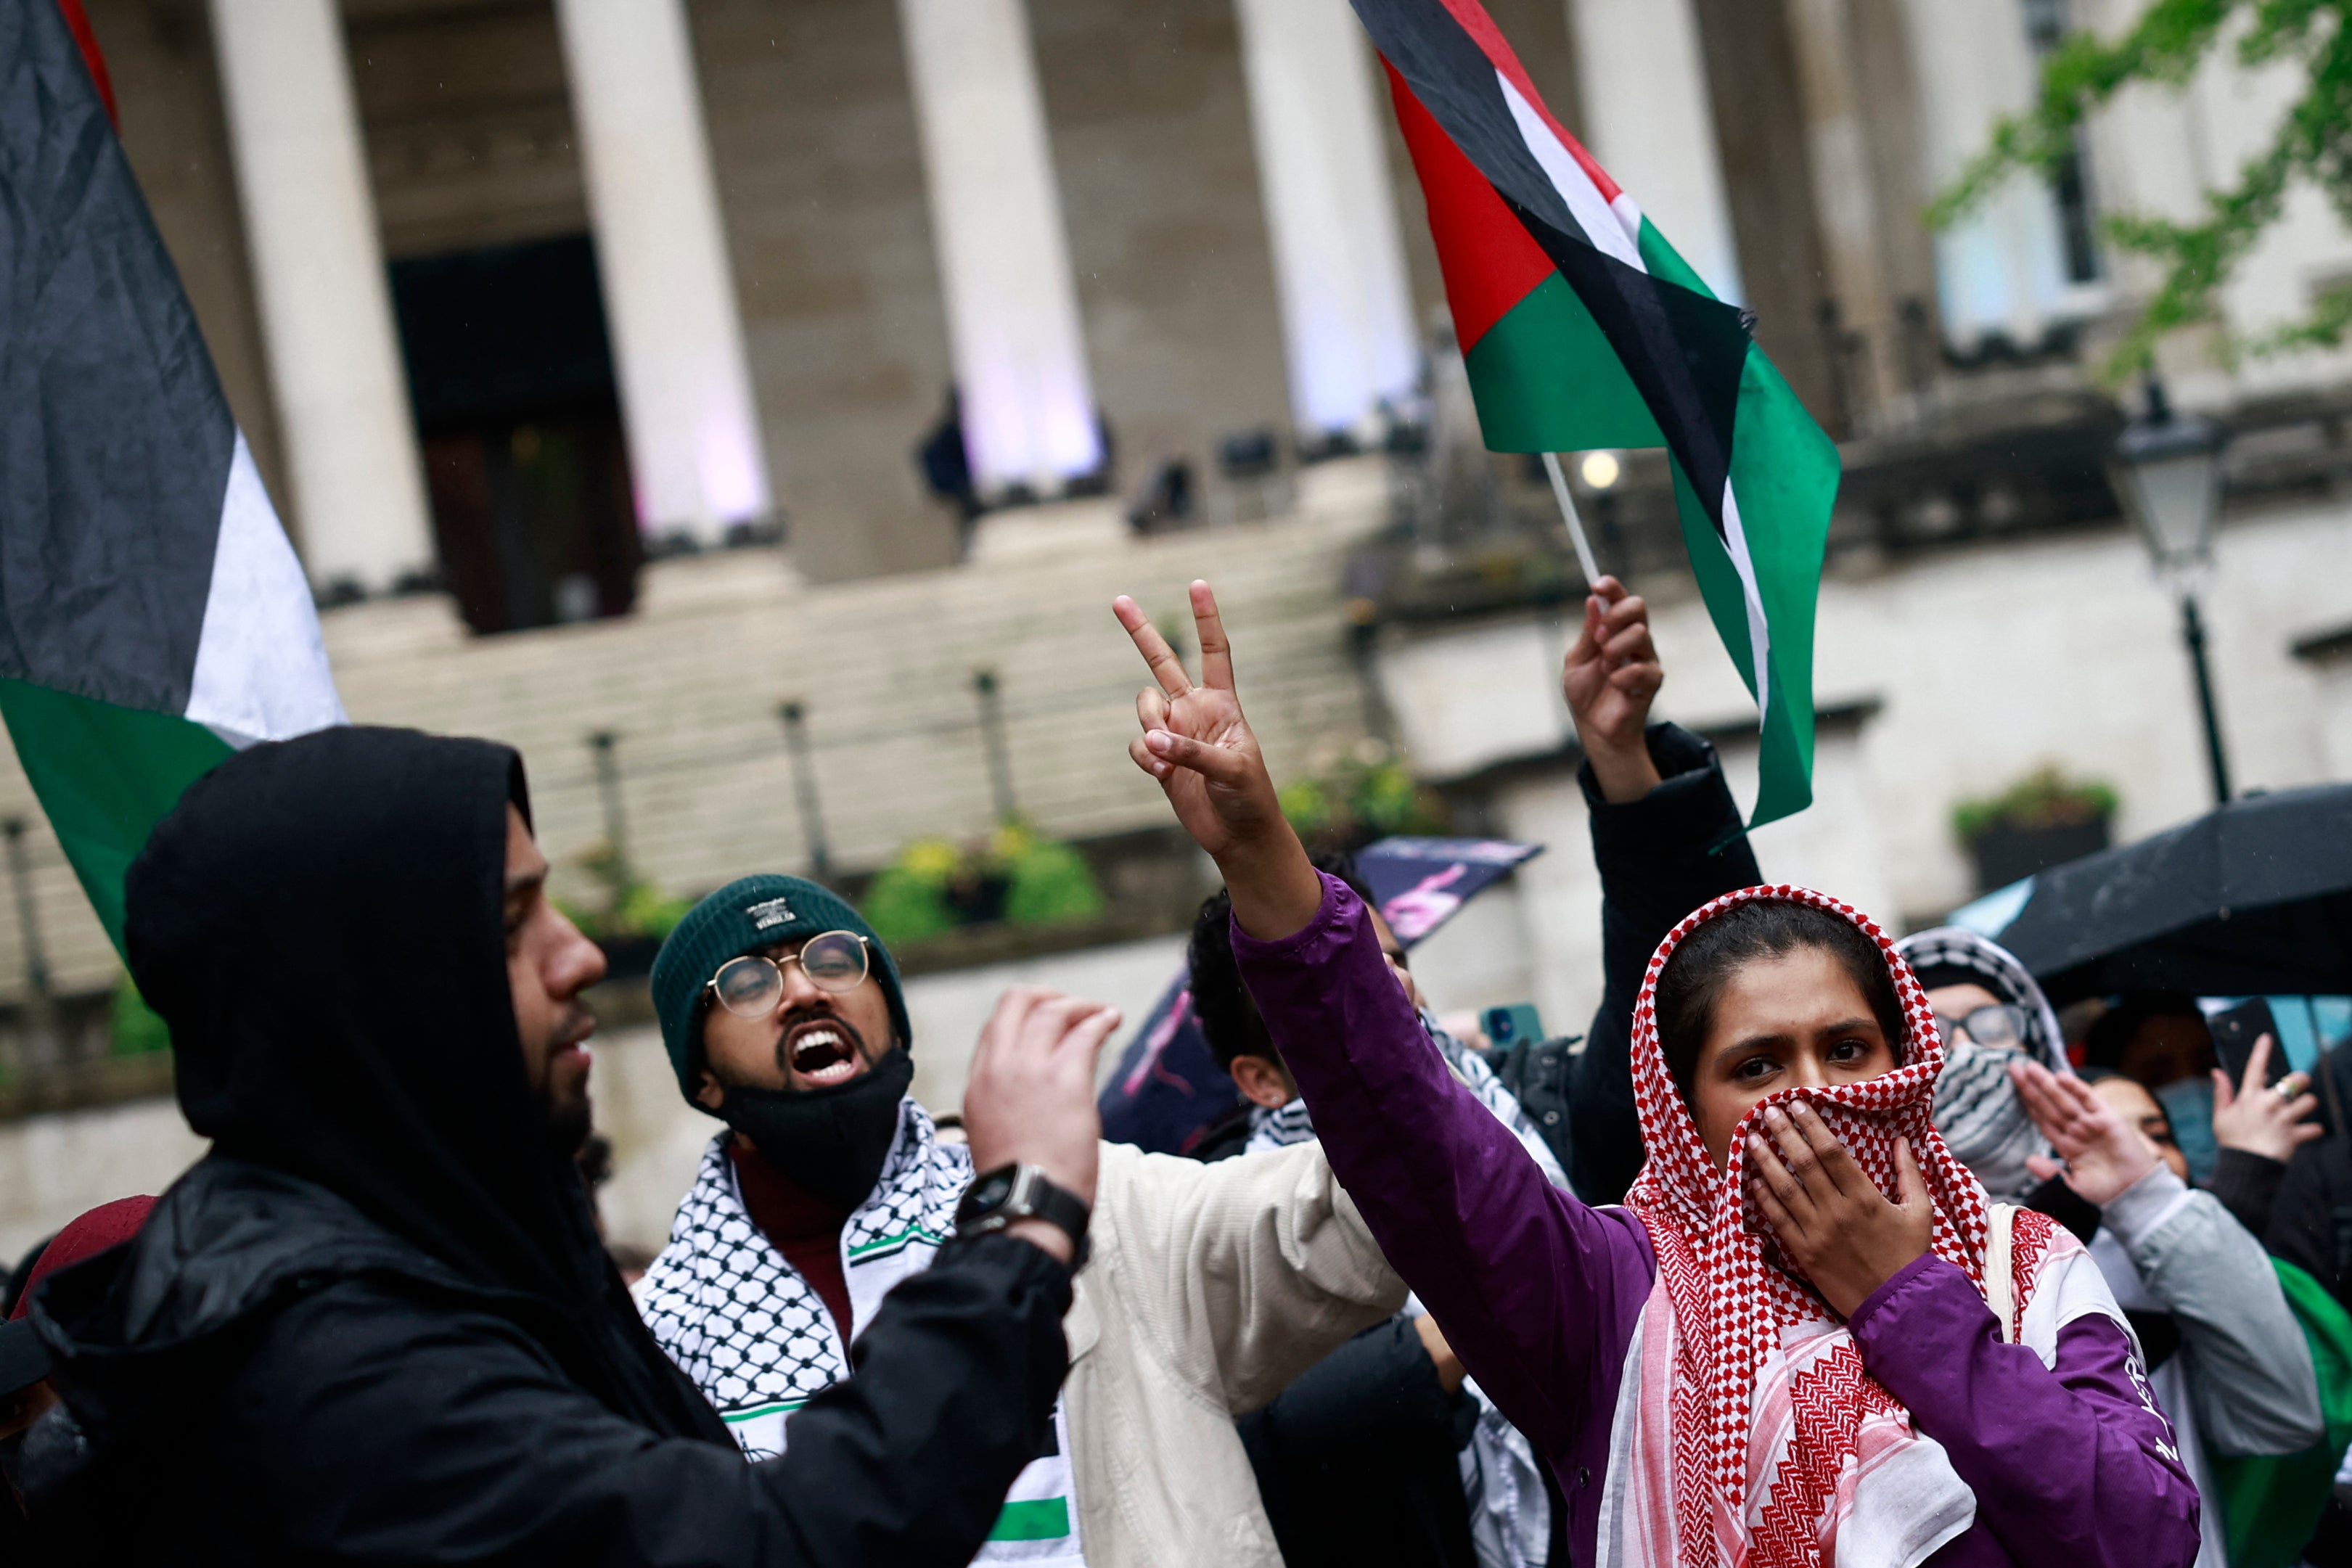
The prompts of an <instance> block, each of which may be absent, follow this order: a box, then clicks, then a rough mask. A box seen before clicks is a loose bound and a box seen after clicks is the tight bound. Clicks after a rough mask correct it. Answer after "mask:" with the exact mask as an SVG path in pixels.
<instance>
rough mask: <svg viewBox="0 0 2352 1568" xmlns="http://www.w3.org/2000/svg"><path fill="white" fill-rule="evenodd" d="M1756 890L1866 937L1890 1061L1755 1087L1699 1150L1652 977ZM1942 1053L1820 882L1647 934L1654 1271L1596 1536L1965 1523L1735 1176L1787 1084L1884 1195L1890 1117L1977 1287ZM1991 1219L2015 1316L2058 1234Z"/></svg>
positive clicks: (1650, 1537)
mask: <svg viewBox="0 0 2352 1568" xmlns="http://www.w3.org/2000/svg"><path fill="white" fill-rule="evenodd" d="M1760 899H1780V900H1789V901H1793V902H1796V903H1801V904H1811V905H1812V906H1813V907H1815V908H1817V909H1822V910H1826V911H1828V912H1830V913H1832V914H1833V915H1837V916H1839V917H1840V918H1841V919H1844V920H1847V921H1850V922H1852V923H1853V925H1854V926H1855V928H1856V929H1858V930H1860V931H1861V932H1862V933H1863V934H1864V935H1865V936H1868V937H1869V938H1870V939H1871V941H1872V942H1873V943H1874V944H1875V945H1876V946H1877V947H1878V949H1879V951H1880V953H1881V955H1882V956H1884V958H1885V963H1886V967H1887V969H1888V972H1889V973H1890V974H1891V976H1892V977H1893V978H1894V982H1895V994H1896V996H1897V998H1899V999H1900V1001H1901V1003H1902V1008H1903V1019H1904V1038H1903V1040H1902V1041H1901V1042H1900V1044H1899V1046H1898V1048H1897V1055H1898V1058H1899V1060H1900V1061H1901V1065H1900V1066H1898V1067H1896V1068H1895V1070H1894V1071H1891V1072H1888V1073H1886V1074H1885V1075H1884V1076H1882V1077H1879V1078H1874V1079H1871V1080H1869V1081H1868V1082H1861V1083H1853V1084H1847V1085H1844V1086H1843V1087H1839V1088H1834V1089H1809V1090H1789V1091H1785V1092H1780V1093H1777V1094H1774V1095H1771V1096H1770V1097H1769V1098H1768V1099H1766V1100H1765V1101H1763V1102H1762V1103H1759V1105H1758V1106H1757V1107H1756V1108H1755V1109H1754V1110H1752V1111H1750V1112H1749V1113H1748V1116H1747V1117H1746V1118H1745V1119H1744V1120H1743V1121H1742V1122H1741V1123H1740V1124H1739V1127H1738V1130H1737V1131H1736V1132H1735V1133H1734V1134H1733V1135H1732V1139H1731V1149H1730V1156H1729V1159H1728V1160H1727V1167H1726V1168H1725V1169H1723V1170H1721V1171H1717V1169H1716V1168H1715V1167H1714V1165H1713V1163H1712V1162H1711V1161H1709V1159H1708V1158H1707V1155H1706V1147H1705V1146H1704V1145H1702V1144H1701V1142H1700V1141H1699V1134H1698V1128H1697V1126H1696V1124H1695V1123H1694V1122H1693V1121H1692V1119H1691V1115H1690V1113H1689V1111H1688V1110H1687V1109H1686V1108H1685V1105H1684V1103H1683V1101H1682V1098H1681V1096H1680V1095H1679V1094H1678V1093H1676V1092H1675V1084H1674V1080H1673V1077H1672V1075H1671V1074H1670V1073H1669V1072H1668V1071H1667V1069H1666V1061H1665V1054H1664V1051H1663V1050H1662V1049H1661V1048H1660V1046H1659V1042H1658V1027H1657V1007H1656V1000H1657V984H1658V977H1659V975H1660V974H1661V973H1662V972H1663V971H1664V968H1665V965H1666V960H1667V959H1668V958H1669V957H1670V956H1672V955H1673V953H1674V951H1675V947H1676V946H1678V945H1679V944H1680V943H1681V942H1682V941H1683V939H1684V938H1685V937H1686V936H1689V934H1690V933H1691V932H1692V931H1694V930H1696V928H1697V927H1698V926H1699V925H1703V924H1705V923H1706V921H1708V920H1711V919H1714V918H1715V917H1717V915H1721V914H1723V913H1724V912H1725V911H1727V910H1729V909H1732V908H1735V907H1737V906H1738V905H1740V904H1747V903H1750V902H1753V901H1757V900H1760ZM1943 1060H1944V1053H1943V1045H1942V1042H1941V1040H1940V1039H1939V1038H1938V1036H1937V1030H1936V1023H1935V1015H1934V1013H1933V1011H1932V1009H1929V1007H1928V1006H1927V995H1926V993H1925V992H1924V991H1923V990H1922V989H1921V988H1920V986H1919V983H1918V981H1917V979H1916V977H1914V976H1913V975H1912V973H1911V969H1910V967H1909V966H1908V965H1906V963H1904V961H1903V959H1902V958H1901V957H1900V956H1898V955H1897V954H1896V953H1895V946H1894V943H1893V942H1892V940H1891V939H1890V938H1889V937H1888V936H1886V934H1885V932H1883V931H1881V930H1880V929H1879V927H1878V926H1877V925H1875V924H1874V923H1873V922H1872V921H1871V920H1870V919H1869V918H1868V917H1867V916H1865V915H1862V914H1861V913H1860V912H1859V911H1857V910H1855V909H1854V908H1853V907H1852V906H1851V905H1849V904H1844V903H1843V902H1841V901H1840V900H1838V899H1835V898H1831V897H1829V896H1827V895H1825V894H1819V893H1814V892H1812V891H1811V890H1809V889H1806V888H1801V887H1790V886H1773V887H1751V888H1747V889H1745V890H1743V891H1741V892H1738V893H1734V894H1726V895H1725V896H1724V897H1721V898H1718V899H1717V900H1715V901H1714V902H1713V903H1711V904H1707V905H1706V906H1705V907H1704V908H1701V909H1699V910H1697V911H1696V912H1695V913H1694V914H1692V915H1690V916H1689V917H1688V918H1686V919H1685V920H1684V921H1683V923H1682V924H1681V925H1677V926H1676V927H1675V929H1674V931H1673V932H1672V933H1671V934H1670V935H1669V936H1667V937H1666V939H1665V940H1664V942H1663V943H1661V944H1660V945H1659V946H1658V951H1657V953H1656V955H1655V956H1653V957H1652V958H1651V960H1650V967H1649V972H1648V974H1647V976H1646V977H1645V978H1644V979H1643V985H1642V994H1641V998H1640V1000H1639V1002H1638V1003H1637V1004H1636V1005H1635V1008H1634V1011H1633V1092H1634V1101H1635V1104H1636V1106H1637V1109H1638V1112H1639V1114H1640V1118H1641V1125H1642V1137H1643V1143H1644V1144H1645V1145H1647V1147H1648V1149H1649V1153H1650V1158H1649V1163H1648V1164H1647V1165H1646V1166H1643V1169H1642V1173H1641V1175H1640V1176H1639V1177H1637V1178H1636V1180H1635V1182H1634V1184H1633V1190H1632V1191H1631V1192H1630V1193H1629V1194H1628V1195H1627V1196H1626V1199H1625V1202H1626V1207H1628V1208H1630V1209H1632V1210H1633V1212H1634V1213H1635V1214H1636V1215H1638V1216H1639V1217H1640V1218H1641V1219H1642V1221H1643V1225H1644V1226H1645V1227H1646V1228H1648V1231H1649V1234H1650V1239H1651V1242H1652V1244H1653V1245H1654V1248H1655V1249H1656V1252H1657V1259H1658V1279H1657V1285H1656V1287H1655V1289H1654V1292H1653V1295H1652V1298H1651V1301H1650V1305H1649V1308H1648V1309H1647V1310H1645V1312H1644V1313H1643V1320H1642V1327H1641V1329H1640V1330H1639V1331H1638V1333H1637V1336H1636V1340H1635V1343H1634V1347H1633V1351H1632V1353H1631V1354H1630V1355H1629V1357H1628V1363H1627V1365H1626V1370H1625V1376H1626V1385H1625V1387H1624V1390H1623V1393H1622V1396H1621V1400H1620V1416H1619V1421H1618V1430H1617V1432H1616V1433H1615V1434H1614V1441H1613V1442H1612V1450H1614V1451H1613V1452H1612V1475H1611V1477H1610V1481H1611V1488H1610V1490H1611V1491H1612V1492H1613V1493H1615V1494H1616V1498H1615V1505H1616V1511H1617V1516H1618V1519H1617V1522H1618V1526H1619V1528H1618V1530H1617V1531H1616V1532H1615V1533H1616V1536H1617V1539H1616V1541H1615V1542H1614V1543H1613V1544H1614V1546H1615V1548H1616V1550H1615V1551H1613V1552H1612V1551H1611V1550H1610V1549H1609V1547H1607V1546H1604V1554H1605V1555H1608V1556H1611V1557H1622V1558H1623V1560H1625V1561H1627V1562H1629V1563H1630V1562H1637V1561H1638V1562H1649V1563H1665V1562H1671V1561H1678V1562H1680V1563H1685V1564H1689V1565H1691V1568H1716V1565H1717V1564H1727V1565H1730V1568H1748V1565H1761V1564H1775V1565H1778V1564H1799V1563H1802V1564H1818V1563H1829V1562H1835V1561H1856V1560H1867V1561H1873V1562H1877V1561H1893V1562H1902V1561H1916V1560H1917V1559H1918V1558H1919V1557H1921V1556H1924V1555H1925V1554H1926V1553H1927V1552H1931V1551H1933V1550H1934V1548H1935V1547H1936V1546H1937V1545H1940V1544H1941V1543H1942V1542H1943V1541H1945V1540H1948V1539H1950V1538H1951V1536H1953V1535H1955V1534H1958V1532H1959V1531H1961V1530H1964V1529H1966V1528H1967V1524H1968V1521H1969V1519H1970V1518H1972V1517H1973V1515H1974V1511H1975V1508H1974V1499H1973V1497H1972V1495H1971V1494H1969V1492H1968V1490H1967V1488H1966V1487H1965V1486H1964V1485H1962V1484H1961V1482H1960V1481H1959V1479H1958V1476H1957V1475H1955V1474H1953V1472H1952V1471H1951V1468H1950V1465H1949V1461H1948V1459H1947V1458H1945V1456H1944V1454H1943V1451H1942V1449H1941V1448H1940V1446H1938V1445H1937V1444H1936V1443H1934V1442H1933V1441H1932V1440H1931V1439H1927V1438H1923V1437H1920V1436H1919V1435H1918V1434H1917V1433H1916V1431H1915V1430H1914V1429H1913V1427H1912V1425H1911V1421H1910V1416H1909V1413H1908V1412H1907V1411H1906V1410H1905V1409H1904V1408H1903V1406H1901V1405H1900V1404H1899V1403H1897V1402H1896V1400H1895V1398H1894V1396H1892V1395H1890V1394H1888V1393H1887V1392H1886V1390H1885V1388H1883V1387H1881V1386H1880V1385H1879V1384H1878V1383H1877V1381H1876V1380H1875V1379H1874V1378H1872V1377H1871V1376H1870V1375H1869V1374H1868V1373H1867V1372H1866V1371H1865V1370H1864V1367H1863V1364H1862V1357H1861V1354H1860V1352H1859V1350H1858V1349H1857V1348H1856V1347H1855V1345H1854V1343H1853V1335H1852V1334H1851V1333H1848V1332H1847V1330H1846V1328H1845V1325H1844V1324H1843V1322H1838V1321H1836V1320H1835V1319H1834V1318H1833V1317H1832V1315H1831V1313H1830V1312H1829V1310H1828V1309H1827V1308H1826V1307H1824V1306H1823V1305H1822V1301H1820V1300H1819V1298H1817V1297H1816V1296H1814V1295H1812V1294H1811V1293H1810V1292H1809V1291H1806V1290H1805V1289H1804V1287H1803V1286H1802V1285H1801V1284H1800V1283H1799V1282H1798V1281H1797V1280H1796V1279H1795V1278H1793V1277H1792V1276H1791V1275H1790V1273H1789V1272H1787V1271H1786V1270H1785V1268H1784V1267H1783V1265H1782V1264H1780V1262H1778V1261H1776V1259H1777V1256H1778V1254H1777V1250H1776V1249H1773V1248H1772V1247H1771V1245H1770V1243H1769V1228H1768V1227H1766V1225H1765V1224H1764V1222H1763V1220H1762V1219H1761V1218H1760V1217H1758V1216H1757V1215H1756V1214H1755V1211H1754V1207H1753V1205H1752V1204H1750V1203H1748V1200H1747V1199H1746V1197H1745V1194H1746V1188H1747V1163H1746V1157H1745V1152H1744V1151H1745V1148H1746V1145H1747V1134H1748V1132H1749V1131H1751V1130H1752V1129H1753V1128H1754V1127H1755V1126H1756V1124H1757V1120H1758V1117H1759V1115H1760V1113H1762V1111H1763V1108H1764V1107H1765V1106H1766V1105H1779V1104H1784V1103H1787V1102H1788V1101H1789V1100H1790V1099H1793V1098H1795V1097H1797V1096H1798V1095H1800V1094H1801V1095H1802V1097H1803V1098H1804V1099H1805V1100H1807V1101H1808V1102H1809V1103H1811V1105H1812V1106H1813V1107H1814V1109H1815V1110H1817V1111H1818V1112H1820V1113H1821V1115H1822V1119H1823V1120H1824V1121H1825V1122H1827V1123H1828V1124H1829V1126H1830V1128H1831V1130H1832V1131H1833V1132H1834V1133H1835V1134H1837V1136H1838V1137H1839V1139H1840V1140H1841V1141H1842V1142H1843V1144H1844V1145H1845V1146H1846V1148H1847V1149H1848V1150H1849V1151H1851V1152H1852V1153H1853V1157H1854V1159H1855V1161H1856V1162H1857V1163H1858V1164H1859V1165H1860V1166H1862V1168H1863V1169H1864V1170H1865V1171H1867V1172H1868V1173H1869V1174H1870V1176H1871V1179H1872V1180H1873V1181H1874V1182H1876V1183H1877V1184H1878V1186H1879V1188H1880V1190H1881V1191H1883V1192H1885V1193H1887V1194H1889V1195H1890V1196H1892V1195H1893V1194H1894V1193H1895V1191H1896V1182H1895V1166H1894V1143H1895V1138H1896V1137H1897V1136H1901V1137H1905V1138H1908V1139H1909V1140H1910V1144H1911V1150H1912V1155H1913V1157H1914V1159H1915V1160H1916V1162H1917V1164H1918V1166H1919V1172H1920V1175H1921V1176H1923V1177H1924V1178H1925V1179H1926V1182H1927V1190H1928V1193H1929V1194H1930V1196H1931V1197H1932V1198H1933V1201H1934V1204H1935V1211H1936V1219H1935V1235H1934V1241H1933V1247H1934V1250H1935V1251H1936V1253H1937V1256H1939V1257H1942V1258H1944V1259H1946V1260H1949V1261H1950V1262H1951V1263H1953V1264H1955V1265H1956V1266H1958V1268H1960V1269H1962V1270H1966V1271H1967V1273H1968V1276H1969V1280H1970V1281H1971V1282H1972V1283H1974V1284H1975V1285H1976V1286H1977V1288H1978V1289H1979V1291H1983V1290H1984V1289H1985V1288H1986V1281H1985V1257H1986V1236H1987V1223H1988V1206H1987V1200H1986V1197H1985V1192H1984V1189H1983V1187H1982V1186H1979V1184H1978V1182H1977V1180H1976V1178H1975V1177H1974V1176H1970V1175H1969V1171H1968V1167H1967V1166H1963V1165H1962V1164H1961V1163H1960V1162H1959V1161H1958V1159H1957V1158H1955V1157H1954V1156H1953V1155H1952V1153H1951V1151H1950V1150H1949V1149H1948V1148H1947V1147H1946V1146H1945V1145H1944V1141H1943V1139H1942V1138H1941V1137H1939V1136H1937V1133H1936V1129H1935V1126H1934V1124H1933V1121H1932V1115H1933V1112H1934V1108H1935V1088H1936V1078H1937V1073H1938V1072H1940V1071H1942V1067H1943ZM2011 1224H2012V1228H2013V1235H2014V1249H2013V1253H2012V1256H2013V1258H2014V1260H2015V1265H2016V1267H2015V1272H2014V1276H2013V1289H2014V1298H2013V1299H2014V1301H2015V1302H2016V1303H2017V1307H2016V1311H2015V1312H2014V1313H2013V1314H2012V1317H2013V1320H2018V1319H2022V1317H2023V1315H2024V1314H2023V1302H2024V1301H2025V1300H2026V1299H2027V1297H2028V1295H2029V1293H2030V1292H2031V1291H2032V1287H2033V1284H2034V1278H2033V1277H2034V1276H2035V1275H2036V1274H2038V1273H2041V1272H2042V1269H2041V1268H2040V1267H2039V1265H2040V1264H2041V1263H2042V1261H2043V1260H2045V1259H2046V1258H2049V1257H2051V1256H2053V1254H2054V1253H2055V1252H2056V1251H2061V1250H2065V1249H2066V1248H2065V1243H2068V1242H2072V1240H2073V1238H2072V1237H2070V1236H2069V1237H2064V1239H2063V1241H2060V1240H2059V1239H2058V1238H2057V1237H2056V1236H2053V1234H2052V1231H2053V1227H2052V1226H2051V1225H2050V1224H2049V1222H2048V1221H2047V1220H2046V1219H2044V1218H2042V1217H2041V1216H2039V1215H2032V1214H2026V1213H2018V1214H2016V1215H2015V1216H2014V1217H2013V1220H2012V1221H2011ZM2059 1234H2060V1235H2063V1232H2062V1233H2059ZM2072 1250H2074V1251H2078V1252H2079V1251H2080V1250H2081V1249H2080V1248H2079V1247H2075V1248H2073V1249H2072ZM2004 1293H2007V1292H2004ZM2015 1328H2016V1322H2015V1321H2013V1322H2012V1323H2011V1333H2012V1334H2013V1333H2014V1331H2015ZM2051 1332H2052V1333H2053V1335H2054V1329H2053V1331H2051ZM2037 1337H2039V1336H2037ZM2054 1349H2055V1346H2054V1343H2053V1345H2052V1350H2053V1353H2054ZM1604 1511H1606V1510H1604ZM1841 1535H1843V1537H1844V1538H1845V1544H1846V1550H1844V1551H1840V1550H1839V1549H1838V1543H1839V1541H1840V1538H1841ZM1856 1548H1861V1549H1862V1552H1863V1557H1862V1558H1860V1559H1857V1558H1856V1557H1855V1555H1854V1550H1855V1549H1856Z"/></svg>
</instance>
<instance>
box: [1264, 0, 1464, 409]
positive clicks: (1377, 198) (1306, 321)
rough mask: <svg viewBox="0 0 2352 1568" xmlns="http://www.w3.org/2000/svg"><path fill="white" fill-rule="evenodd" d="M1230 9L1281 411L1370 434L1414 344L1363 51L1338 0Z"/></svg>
mask: <svg viewBox="0 0 2352 1568" xmlns="http://www.w3.org/2000/svg"><path fill="white" fill-rule="evenodd" d="M1236 8H1237V9H1238V10H1239V12H1240V15H1241V24H1242V66H1243V70H1244V76H1245V78H1246V79H1247V82H1248V86H1249V105H1250V130H1251V131H1252V134H1253V137H1254V139H1255V143H1256V147H1257V175H1258V189H1259V192H1260V193H1261V194H1262V195H1263V197H1264V198H1265V222H1266V229H1267V231H1268V233H1269V235H1270V236H1271V237H1272V239H1273V242H1274V273H1275V283H1276V288H1277V290H1278V292H1279V295H1280V298H1281V301H1282V335H1283V348H1284V350H1285V351H1286V354H1287V356H1288V361H1289V369H1290V410H1291V417H1292V419H1293V421H1294V423H1296V424H1297V427H1298V430H1299V433H1300V434H1302V435H1305V436H1307V437H1309V438H1315V437H1321V436H1328V435H1329V434H1332V433H1334V432H1337V431H1347V432H1349V433H1351V434H1357V435H1359V436H1366V437H1369V436H1373V435H1376V434H1378V424H1379V412H1380V407H1381V402H1383V400H1388V399H1394V398H1397V397H1399V396H1401V395H1402V394H1403V393H1405V392H1409V391H1410V390H1412V384H1413V382H1414V379H1415V376H1416V372H1417V370H1418V361H1419V357H1420V356H1419V353H1418V351H1417V342H1416V338H1415V333H1414V331H1413V324H1412V300H1411V297H1410V291H1409V289H1408V287H1407V286H1406V280H1405V279H1406V274H1405V261H1404V245H1403V241H1402V238H1401V237H1400V235H1399V234H1398V232H1397V214H1396V201H1395V197H1394V195H1393V194H1392V193H1391V186H1390V183H1389V172H1388V160H1387V156H1386V149H1387V142H1386V139H1385V135H1384V132H1383V129H1382V124H1381V120H1382V117H1383V116H1384V115H1385V114H1386V113H1387V109H1386V107H1385V104H1384V103H1383V102H1382V101H1381V99H1384V98H1385V94H1378V93H1377V89H1376V87H1375V81H1374V68H1373V64H1372V58H1371V51H1370V48H1369V47H1368V46H1367V45H1366V43H1365V40H1364V33H1363V27H1362V26H1361V24H1360V23H1359V22H1358V21H1357V20H1356V16H1355V13H1354V12H1353V11H1352V10H1351V9H1350V8H1349V5H1348V4H1347V0H1237V7H1236Z"/></svg>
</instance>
